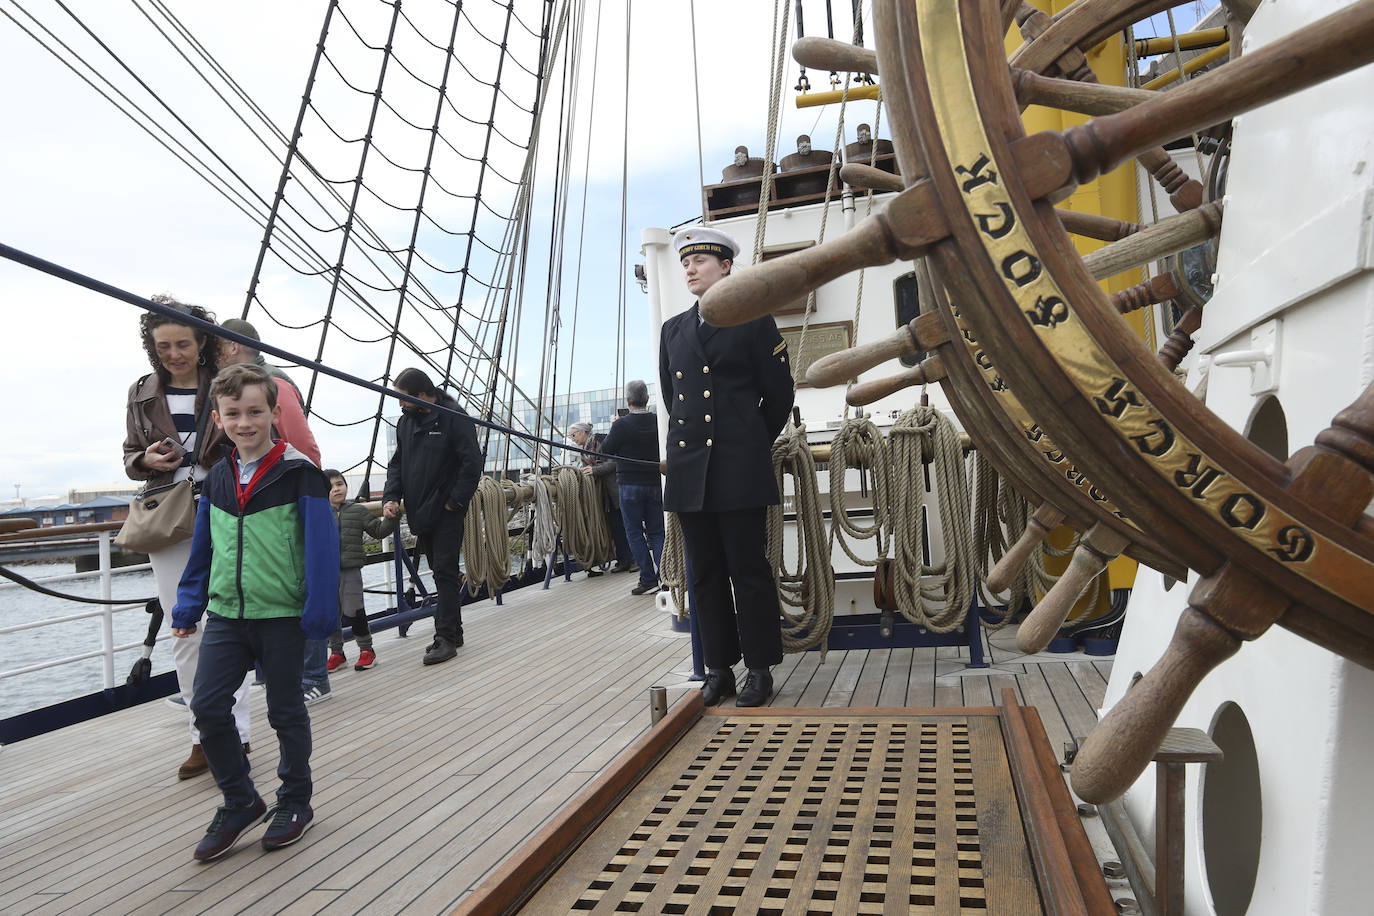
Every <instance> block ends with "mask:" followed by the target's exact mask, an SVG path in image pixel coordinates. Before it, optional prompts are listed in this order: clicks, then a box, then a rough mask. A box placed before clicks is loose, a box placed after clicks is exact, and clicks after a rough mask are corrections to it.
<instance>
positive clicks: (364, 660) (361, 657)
mask: <svg viewBox="0 0 1374 916" xmlns="http://www.w3.org/2000/svg"><path fill="white" fill-rule="evenodd" d="M375 664H377V653H376V652H373V651H372V650H371V649H364V650H363V651H361V652H359V653H358V664H356V665H354V666H353V670H354V671H366V670H367V669H368V668H371V667H372V666H373V665H375Z"/></svg>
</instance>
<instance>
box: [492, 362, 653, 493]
mask: <svg viewBox="0 0 1374 916" xmlns="http://www.w3.org/2000/svg"><path fill="white" fill-rule="evenodd" d="M645 381H646V382H647V381H648V380H647V379H646V380H645ZM648 385H649V407H650V409H653V407H654V403H655V402H656V400H657V398H658V385H657V384H655V383H654V382H648ZM543 408H544V409H543V411H542V412H543V414H544V417H545V420H544V425H543V427H542V430H541V435H542V436H543V437H544V438H545V439H552V440H554V441H555V442H565V441H567V442H571V439H569V437H568V435H567V432H568V427H569V426H571V425H572V424H574V423H590V424H592V434H593V435H595V434H597V433H602V434H604V433H608V432H610V430H611V423H612V421H614V420H615V418H616V417H617V416H618V415H619V414H618V413H617V411H620V410H624V409H626V408H625V392H624V390H623V389H621V388H598V389H596V390H593V391H574V392H572V393H571V394H560V395H556V396H555V397H553V398H551V399H550V398H546V399H545V400H544V403H543ZM550 416H552V418H553V425H554V428H553V429H552V430H550V429H549V428H548V422H549V421H548V418H549V417H550ZM511 425H513V426H514V427H515V428H516V429H522V430H530V431H533V430H534V427H535V409H534V403H533V402H531V401H525V402H524V404H523V406H521V405H517V406H516V409H515V422H514V423H513V424H511ZM504 457H505V451H504V449H501V450H498V449H495V448H492V449H490V450H489V451H488V454H487V467H486V469H487V471H488V472H497V471H500V470H501V465H502V459H503V458H504ZM555 460H557V461H567V462H570V463H572V457H571V453H563V454H562V455H555ZM529 466H530V459H529V456H528V451H527V449H524V450H522V449H521V448H520V447H519V446H518V444H517V443H515V442H512V443H511V450H510V469H511V470H512V471H515V470H517V469H518V470H522V471H527V470H529Z"/></svg>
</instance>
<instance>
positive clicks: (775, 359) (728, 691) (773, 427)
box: [658, 226, 793, 706]
mask: <svg viewBox="0 0 1374 916" xmlns="http://www.w3.org/2000/svg"><path fill="white" fill-rule="evenodd" d="M673 246H674V247H675V248H676V249H677V252H678V256H679V257H680V258H681V260H682V269H683V274H684V277H685V279H686V281H687V289H688V290H689V291H690V292H691V293H692V294H693V295H696V296H700V295H701V294H702V293H704V292H706V290H707V289H709V288H710V287H711V286H712V285H714V284H715V283H716V282H717V281H719V280H720V279H721V278H722V277H725V276H727V275H729V273H730V270H731V267H732V266H733V264H734V258H735V256H736V255H737V254H738V253H739V244H738V243H737V242H736V241H735V240H734V239H733V238H731V237H730V236H729V235H727V234H726V233H724V232H721V231H720V230H718V229H710V228H704V227H700V226H693V227H691V228H689V229H684V230H682V231H681V232H679V233H678V234H677V235H676V236H675V237H674V239H673ZM658 371H659V386H660V387H659V390H660V391H662V392H663V397H664V398H665V399H666V401H667V407H668V432H667V442H666V453H665V454H666V456H667V476H666V477H665V479H664V489H663V506H664V508H665V509H667V510H668V511H670V512H676V513H677V514H678V518H679V520H680V522H681V524H682V534H683V538H684V541H685V543H686V548H687V554H688V556H689V557H690V559H691V567H692V583H691V584H692V599H693V605H692V613H693V614H695V615H696V617H697V628H698V630H699V631H700V633H701V642H702V652H703V655H704V656H705V661H706V667H707V674H706V680H705V683H704V685H703V688H702V694H703V696H702V699H703V700H704V701H705V703H706V704H707V705H708V706H714V705H716V704H718V703H720V701H721V700H723V699H725V698H727V697H730V696H734V695H735V693H736V685H735V674H734V671H733V668H732V666H733V665H734V664H735V663H736V662H737V661H739V660H740V658H741V656H742V657H743V659H744V665H745V668H746V669H747V672H748V673H747V674H746V676H745V679H744V682H743V684H742V685H740V687H739V696H738V698H737V700H736V704H735V705H737V706H762V705H764V704H766V703H767V702H768V700H769V698H770V697H771V696H772V693H773V677H772V674H771V672H770V670H769V669H770V668H771V667H772V666H773V665H776V664H778V663H779V662H781V661H782V626H781V619H780V618H781V607H780V605H779V603H778V590H777V583H776V582H775V581H774V578H773V570H772V567H771V566H770V564H769V562H768V557H767V554H766V552H765V543H766V540H767V536H766V530H765V521H766V516H767V509H768V507H769V506H771V505H774V504H776V503H777V502H778V500H779V493H778V486H777V480H776V478H775V477H774V474H773V462H772V454H771V451H772V446H773V440H775V439H776V438H777V437H778V434H779V433H780V432H782V429H783V427H784V426H785V425H786V423H787V415H788V413H789V411H791V409H792V399H793V389H792V369H791V366H790V365H789V363H788V356H787V344H786V342H785V341H784V340H783V339H782V335H781V334H779V333H778V326H777V324H776V323H775V322H774V321H773V318H772V316H764V317H762V318H757V319H755V320H754V321H750V322H748V323H746V324H742V325H739V326H738V327H733V328H717V327H714V326H712V325H710V324H707V323H706V322H705V320H704V319H703V318H702V316H701V307H700V305H699V304H697V305H693V306H692V308H691V309H689V310H688V311H686V312H683V313H682V314H680V315H675V316H674V317H672V318H670V319H668V320H667V321H665V322H664V323H663V331H662V335H661V337H660V340H659V366H658Z"/></svg>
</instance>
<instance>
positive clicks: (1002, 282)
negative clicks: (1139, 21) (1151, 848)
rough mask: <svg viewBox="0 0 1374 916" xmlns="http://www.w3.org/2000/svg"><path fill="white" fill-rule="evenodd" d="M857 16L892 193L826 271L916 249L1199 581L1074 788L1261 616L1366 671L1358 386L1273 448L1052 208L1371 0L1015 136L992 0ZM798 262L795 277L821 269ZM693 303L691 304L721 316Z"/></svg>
mask: <svg viewBox="0 0 1374 916" xmlns="http://www.w3.org/2000/svg"><path fill="white" fill-rule="evenodd" d="M874 17H875V24H876V26H877V28H876V30H875V31H876V33H877V35H878V65H879V69H880V70H881V72H882V74H883V86H884V93H885V97H886V98H887V100H888V107H889V111H890V118H891V121H890V123H891V124H892V131H893V142H894V145H895V147H896V150H897V155H898V161H899V164H900V166H901V171H902V174H903V176H904V177H905V180H906V183H907V189H906V190H905V191H904V192H903V193H902V194H901V195H899V196H898V198H896V199H895V200H894V201H893V203H892V204H891V205H889V208H888V212H887V214H886V215H885V216H884V221H882V222H880V223H879V224H878V229H877V230H876V231H873V232H871V236H872V237H871V239H870V240H869V241H868V243H867V247H866V250H859V249H860V247H861V245H856V244H854V243H851V244H850V250H851V251H858V254H857V263H852V264H849V265H845V266H844V267H842V268H841V269H840V270H839V271H838V272H843V270H844V269H852V268H853V267H858V266H861V265H862V264H865V263H885V262H886V261H890V260H892V259H893V258H894V257H903V258H910V257H916V256H919V255H925V254H929V255H931V256H932V257H933V258H934V260H935V262H936V264H937V265H938V268H939V275H940V277H941V279H942V280H943V282H944V283H945V284H946V286H947V287H948V288H949V290H950V293H951V299H952V300H953V301H955V302H957V303H958V314H957V321H958V322H959V324H960V326H962V327H966V328H967V329H968V330H969V331H970V332H971V334H972V335H973V336H974V337H976V340H977V343H978V345H979V347H980V348H982V349H983V350H984V351H985V353H986V354H987V361H988V364H989V366H990V367H991V366H995V367H996V377H997V380H998V381H1000V382H1001V383H1003V384H1005V385H1007V386H1008V387H1009V388H1010V390H1011V391H1012V392H1014V393H1015V397H1016V398H1017V400H1018V401H1019V403H1020V404H1022V405H1024V407H1025V409H1026V410H1027V411H1028V412H1029V414H1030V415H1031V416H1032V417H1033V418H1034V419H1035V421H1036V422H1037V424H1038V426H1039V427H1040V428H1042V429H1043V430H1044V431H1045V432H1046V433H1047V434H1048V435H1049V436H1051V437H1053V439H1054V441H1055V442H1056V443H1057V444H1058V445H1059V446H1060V447H1061V448H1063V449H1064V450H1065V452H1067V454H1069V455H1071V456H1073V459H1074V461H1075V462H1076V464H1077V465H1078V466H1079V467H1080V468H1082V469H1083V470H1084V471H1085V472H1086V473H1087V475H1088V476H1089V477H1091V478H1092V480H1093V481H1094V482H1095V483H1096V484H1097V485H1098V486H1100V487H1101V488H1102V490H1103V491H1104V492H1105V493H1107V494H1110V496H1111V498H1112V500H1113V501H1114V503H1115V504H1116V505H1117V506H1119V507H1120V508H1121V510H1122V511H1123V512H1124V513H1125V514H1126V515H1128V516H1129V517H1130V519H1131V520H1132V521H1133V522H1134V524H1135V525H1136V526H1138V527H1139V528H1140V529H1141V530H1142V531H1147V532H1149V533H1150V534H1151V536H1152V537H1153V539H1154V540H1155V541H1157V542H1158V543H1161V544H1163V545H1166V547H1167V550H1168V551H1169V553H1170V554H1171V555H1172V556H1173V557H1175V558H1177V559H1178V560H1180V561H1181V562H1183V563H1185V564H1186V565H1187V566H1189V567H1190V568H1192V569H1194V570H1197V571H1198V572H1200V573H1201V574H1202V575H1203V576H1204V579H1203V580H1202V582H1201V583H1200V584H1199V586H1198V587H1197V588H1196V589H1195V591H1194V593H1193V595H1192V600H1191V607H1190V608H1189V609H1188V610H1187V611H1185V613H1184V615H1183V617H1182V618H1181V620H1180V624H1179V631H1178V633H1177V634H1176V636H1175V640H1174V642H1173V644H1172V645H1171V646H1170V648H1169V650H1168V651H1167V652H1166V654H1165V656H1164V658H1163V659H1162V660H1161V662H1160V663H1159V664H1158V665H1157V666H1156V668H1155V669H1154V670H1153V671H1152V672H1151V673H1150V674H1149V675H1147V677H1146V679H1145V680H1144V681H1143V682H1142V683H1141V684H1139V685H1137V686H1136V687H1135V688H1134V689H1133V690H1132V691H1131V692H1130V693H1129V694H1128V695H1127V697H1126V698H1125V699H1123V701H1122V702H1121V703H1119V704H1118V705H1117V707H1116V708H1115V709H1114V710H1113V712H1112V713H1111V714H1110V715H1109V717H1108V718H1107V719H1106V720H1105V721H1104V722H1103V724H1102V725H1101V726H1100V727H1099V728H1098V730H1097V732H1096V733H1095V734H1094V735H1093V736H1092V737H1091V738H1090V740H1089V743H1088V744H1087V745H1085V747H1084V749H1083V751H1082V753H1081V754H1080V756H1079V764H1078V766H1077V767H1076V770H1075V777H1074V779H1075V787H1076V788H1077V789H1078V790H1079V792H1080V794H1081V795H1083V796H1084V797H1085V798H1087V799H1089V800H1105V799H1107V798H1111V797H1114V796H1115V795H1117V794H1120V792H1121V791H1124V789H1125V788H1126V787H1128V786H1129V785H1130V783H1131V782H1133V781H1134V779H1135V778H1136V776H1137V775H1138V774H1139V772H1140V771H1141V770H1142V769H1143V768H1144V766H1145V764H1146V763H1147V762H1148V760H1149V757H1150V754H1151V753H1152V752H1153V750H1154V748H1155V747H1156V746H1157V745H1158V741H1159V739H1160V738H1161V737H1162V736H1163V734H1164V732H1165V731H1166V730H1167V728H1168V727H1169V725H1170V724H1171V723H1172V720H1173V718H1174V716H1175V715H1176V714H1177V712H1178V710H1179V709H1180V708H1181V706H1182V704H1183V703H1184V702H1185V701H1186V699H1187V697H1188V695H1189V693H1190V692H1191V689H1192V688H1193V687H1194V686H1195V685H1196V683H1197V682H1198V680H1200V679H1201V678H1202V677H1203V676H1204V675H1205V674H1206V672H1207V671H1209V670H1210V669H1211V668H1212V667H1214V666H1215V665H1216V664H1217V663H1219V662H1220V661H1222V660H1223V659H1225V658H1227V657H1229V655H1231V654H1232V653H1234V652H1235V651H1236V649H1237V648H1238V647H1239V645H1240V641H1241V640H1244V639H1253V638H1255V637H1256V636H1258V635H1260V634H1261V633H1263V632H1264V631H1265V630H1267V629H1268V627H1269V626H1271V625H1272V624H1273V623H1275V622H1280V623H1282V624H1283V625H1284V626H1286V627H1287V628H1289V629H1291V630H1293V631H1294V632H1297V633H1299V634H1300V635H1303V636H1305V637H1307V638H1309V639H1311V640H1313V641H1314V642H1317V643H1318V644H1320V645H1323V646H1325V647H1327V648H1329V649H1331V650H1333V651H1336V652H1338V653H1340V654H1342V655H1344V656H1346V657H1348V658H1351V659H1353V660H1355V661H1357V662H1359V663H1361V664H1364V665H1366V666H1371V667H1374V616H1372V615H1371V611H1372V610H1374V537H1372V536H1371V534H1374V523H1372V522H1371V520H1370V519H1369V518H1368V517H1367V516H1366V515H1365V512H1364V510H1365V507H1366V506H1368V505H1369V503H1370V499H1371V497H1374V478H1372V477H1371V471H1372V470H1374V389H1371V390H1366V391H1365V392H1364V394H1363V395H1362V396H1361V398H1360V399H1359V400H1358V401H1357V402H1356V403H1355V405H1353V406H1352V407H1351V408H1349V409H1347V410H1346V411H1344V412H1342V413H1341V414H1340V415H1339V416H1338V417H1337V418H1336V420H1335V423H1334V425H1333V426H1332V427H1331V428H1329V429H1328V430H1326V431H1325V432H1323V433H1322V434H1321V435H1319V436H1318V438H1317V441H1316V445H1315V446H1314V447H1313V448H1309V449H1305V450H1303V451H1302V452H1299V453H1298V454H1297V455H1296V456H1295V457H1294V458H1293V459H1291V460H1290V461H1289V462H1288V463H1287V464H1284V463H1281V462H1279V461H1277V460H1276V459H1274V458H1272V457H1271V456H1269V455H1268V454H1267V453H1265V452H1263V451H1262V450H1261V449H1260V448H1259V447H1257V446H1255V445H1253V444H1252V443H1250V442H1249V441H1247V440H1246V439H1245V438H1244V437H1243V436H1241V435H1240V434H1239V433H1237V432H1236V431H1235V430H1233V429H1232V428H1231V427H1229V426H1228V425H1227V424H1226V423H1224V422H1223V421H1221V420H1220V419H1219V418H1217V417H1216V416H1215V415H1213V414H1212V413H1211V412H1210V411H1209V410H1207V408H1206V407H1205V406H1203V405H1202V404H1201V403H1200V402H1199V401H1197V400H1196V399H1195V398H1194V397H1193V396H1192V395H1191V394H1190V393H1189V392H1187V391H1186V390H1185V389H1184V388H1183V387H1182V386H1180V385H1179V384H1178V383H1177V381H1176V380H1175V379H1174V377H1173V376H1172V374H1171V373H1169V372H1167V371H1166V370H1164V369H1163V368H1162V367H1161V366H1160V365H1159V363H1158V361H1157V359H1156V357H1155V354H1153V353H1150V352H1149V351H1148V350H1146V349H1145V347H1144V346H1143V344H1142V343H1141V342H1140V340H1139V339H1138V338H1137V337H1136V336H1135V335H1134V334H1133V333H1131V332H1130V330H1129V329H1128V327H1127V326H1126V325H1125V323H1124V322H1123V321H1122V319H1121V317H1120V315H1119V313H1118V312H1117V310H1116V309H1115V308H1113V307H1112V306H1111V304H1110V303H1109V302H1108V300H1107V298H1106V297H1105V295H1104V294H1103V293H1102V292H1101V290H1100V289H1099V288H1098V286H1097V284H1096V283H1095V282H1094V280H1093V278H1092V276H1091V275H1090V274H1089V273H1088V271H1087V270H1086V269H1085V268H1084V265H1083V262H1082V259H1081V258H1080V257H1079V256H1078V254H1077V253H1076V252H1075V250H1074V248H1073V246H1072V244H1071V243H1070V241H1069V238H1068V235H1067V234H1066V233H1065V231H1064V229H1063V227H1062V225H1061V224H1060V221H1059V219H1058V218H1057V217H1056V215H1055V212H1054V210H1053V206H1052V205H1053V202H1054V201H1055V200H1058V199H1061V198H1062V197H1063V196H1064V195H1066V194H1067V193H1068V192H1069V191H1070V190H1072V188H1073V187H1074V186H1076V185H1077V184H1079V183H1082V182H1086V181H1090V180H1092V179H1093V178H1095V177H1096V176H1097V175H1098V174H1100V173H1102V172H1104V171H1107V170H1110V169H1112V168H1115V167H1116V166H1118V165H1119V164H1121V163H1122V162H1124V161H1127V160H1128V159H1129V158H1130V157H1132V156H1134V155H1137V154H1139V153H1141V152H1143V151H1145V150H1148V149H1152V148H1154V147H1156V146H1157V145H1158V144H1160V143H1162V142H1166V141H1168V140H1171V139H1173V138H1175V137H1178V136H1186V135H1187V134H1189V133H1190V132H1193V131H1197V130H1200V129H1204V128H1207V127H1210V126H1211V125H1214V124H1217V123H1221V122H1224V121H1226V120H1227V119H1229V118H1230V117H1231V116H1233V115H1235V114H1238V113H1240V112H1241V111H1243V110H1247V109H1248V108H1251V107H1254V106H1256V105H1258V104H1263V103H1264V102H1267V101H1270V100H1272V99H1274V98H1277V97H1279V96H1281V95H1284V94H1288V93H1290V92H1294V91H1297V90H1299V89H1302V88H1306V87H1308V86H1311V85H1314V84H1316V83H1318V82H1320V81H1322V80H1324V79H1327V78H1330V77H1332V76H1335V75H1338V74H1340V73H1344V72H1347V71H1349V70H1353V69H1355V68H1357V67H1359V66H1363V65H1364V64H1367V63H1368V62H1369V61H1370V60H1371V59H1374V0H1362V2H1360V3H1357V4H1354V5H1352V6H1350V7H1348V8H1346V9H1345V10H1342V11H1341V12H1339V13H1336V14H1334V15H1333V16H1330V17H1327V18H1326V19H1324V20H1320V21H1318V22H1316V23H1313V24H1312V25H1310V26H1308V27H1306V28H1304V29H1302V30H1300V31H1299V32H1297V33H1294V34H1293V35H1291V36H1289V37H1288V38H1287V39H1286V40H1285V41H1284V42H1282V43H1280V44H1276V45H1273V46H1269V47H1266V48H1263V49H1261V50H1260V51H1257V52H1254V53H1250V54H1247V55H1246V56H1244V57H1242V58H1241V59H1240V60H1239V61H1236V62H1232V63H1230V64H1228V65H1227V66H1225V67H1223V68H1221V69H1220V70H1219V71H1218V72H1217V73H1215V74H1212V75H1209V76H1206V77H1202V78H1199V79H1196V80H1194V81H1192V82H1191V83H1190V84H1189V85H1188V86H1186V87H1184V88H1182V89H1179V90H1176V91H1171V92H1169V93H1165V94H1161V95H1160V96H1159V97H1158V98H1155V99H1152V100H1150V101H1148V102H1145V103H1143V104H1141V105H1139V106H1136V107H1135V108H1132V109H1129V110H1127V111H1123V112H1120V113H1118V114H1113V115H1106V116H1102V117H1098V118H1095V119H1094V120H1092V121H1089V122H1088V123H1087V124H1084V125H1081V126H1077V127H1073V128H1070V129H1069V130H1067V131H1065V132H1064V133H1062V134H1060V133H1055V132H1046V133H1041V134H1036V135H1034V136H1031V137H1027V136H1025V134H1024V130H1023V128H1022V124H1021V120H1020V117H1019V112H1018V108H1017V102H1016V97H1015V95H1014V93H1013V88H1012V84H1011V81H1010V80H1009V79H1008V71H1007V67H1006V64H1005V62H1004V58H1003V51H1002V46H1001V35H1002V32H1003V22H1002V18H1001V10H1000V9H999V7H998V5H997V4H996V3H980V2H977V0H915V2H911V3H899V2H896V0H878V2H876V3H875V6H874ZM913 179H914V180H913ZM851 234H853V233H851ZM824 248H825V246H819V247H818V248H817V249H813V250H812V253H810V255H809V256H810V258H811V259H812V261H811V262H810V263H812V264H816V263H820V262H821V260H822V259H823V258H824V257H825V252H822V251H821V249H824ZM832 257H833V254H832ZM805 273H806V277H805V278H804V281H803V285H806V284H807V283H809V282H810V281H812V280H816V279H817V278H818V277H821V273H820V272H818V271H814V270H811V271H806V272H805ZM747 276H748V273H747V272H746V273H744V274H742V275H741V280H743V278H744V277H747ZM826 279H828V278H824V277H822V278H821V279H819V282H825V280H826ZM794 285H795V284H794ZM721 286H724V284H718V287H721ZM789 291H790V290H789ZM712 292H713V293H714V292H715V290H714V289H713V290H712ZM793 294H795V293H793ZM708 298H709V296H708V297H706V298H704V299H703V303H702V307H703V310H704V311H705V312H706V314H707V317H708V318H709V319H711V320H712V321H716V320H717V318H718V317H722V318H723V320H722V323H732V322H731V321H730V320H729V319H728V318H724V316H720V315H719V314H718V313H714V312H713V311H712V308H711V306H712V303H711V302H708V301H707V300H708ZM720 299H721V300H722V301H723V300H724V296H723V295H722V296H721V297H720ZM947 317H950V316H947ZM983 381H984V384H988V383H989V382H990V380H989V379H984V380H983ZM964 383H965V384H967V383H968V380H967V379H965V380H964Z"/></svg>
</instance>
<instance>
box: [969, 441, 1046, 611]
mask: <svg viewBox="0 0 1374 916" xmlns="http://www.w3.org/2000/svg"><path fill="white" fill-rule="evenodd" d="M1030 514H1031V512H1030V505H1029V504H1027V502H1026V500H1025V498H1024V497H1022V496H1021V494H1020V493H1018V492H1017V491H1016V490H1015V488H1013V487H1012V486H1011V484H1010V483H1009V482H1008V481H1006V480H1004V479H1002V477H1001V475H999V474H998V473H997V469H996V468H995V467H994V466H993V464H992V462H991V461H989V460H988V459H987V456H986V455H984V454H983V453H982V452H981V451H975V452H974V453H973V552H974V555H975V556H977V558H978V559H977V565H978V579H979V581H980V582H986V581H987V578H988V573H989V572H990V571H991V569H992V567H994V566H996V565H997V562H998V561H999V560H1001V559H1002V556H1003V555H1004V554H1005V553H1006V552H1007V548H1008V546H1009V545H1011V544H1014V543H1016V541H1017V540H1018V539H1019V538H1020V537H1021V534H1022V532H1024V531H1025V530H1026V523H1027V521H1028V520H1029V519H1030ZM1044 577H1045V557H1044V553H1043V550H1042V547H1041V545H1039V544H1037V545H1036V546H1035V549H1034V550H1033V551H1032V552H1031V555H1030V556H1029V557H1028V558H1027V559H1026V562H1025V563H1023V564H1022V566H1021V568H1020V569H1019V570H1018V571H1017V573H1016V579H1015V580H1014V581H1013V582H1012V584H1011V588H1010V589H1009V597H1008V598H1007V605H1006V610H1005V611H1004V612H1003V613H1002V614H1001V615H1000V619H999V620H997V621H996V622H992V621H988V620H984V623H985V625H986V626H987V627H988V629H990V630H996V629H1001V628H1002V627H1004V626H1006V625H1007V623H1009V622H1010V621H1011V618H1012V615H1013V614H1015V613H1016V612H1017V611H1019V610H1020V609H1021V608H1022V607H1023V606H1024V605H1025V602H1026V601H1027V599H1028V598H1031V597H1032V596H1034V595H1035V594H1036V589H1037V588H1038V587H1039V586H1040V582H1041V580H1042V579H1043V578H1044ZM1048 588H1049V586H1048V584H1046V585H1045V586H1044V590H1042V591H1041V592H1040V594H1044V591H1045V590H1048ZM985 604H986V607H987V608H988V610H989V611H990V612H991V613H994V614H996V613H997V611H996V606H995V605H996V603H995V602H994V601H988V602H986V603H985Z"/></svg>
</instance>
